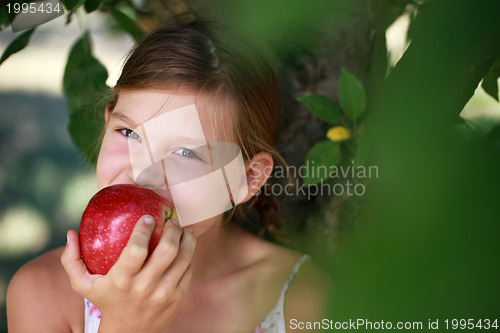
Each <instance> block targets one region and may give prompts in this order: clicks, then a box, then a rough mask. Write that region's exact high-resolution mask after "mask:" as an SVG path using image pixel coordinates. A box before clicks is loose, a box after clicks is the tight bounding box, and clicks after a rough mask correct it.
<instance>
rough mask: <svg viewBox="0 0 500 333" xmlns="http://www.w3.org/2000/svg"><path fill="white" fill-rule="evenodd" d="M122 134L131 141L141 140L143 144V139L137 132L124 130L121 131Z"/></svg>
mask: <svg viewBox="0 0 500 333" xmlns="http://www.w3.org/2000/svg"><path fill="white" fill-rule="evenodd" d="M120 132H121V133H122V134H123V135H124V136H126V137H127V138H129V139H133V140H139V141H140V142H142V139H141V137H140V136H139V135H138V134H137V133H136V132H134V131H132V130H130V129H128V128H124V129H122V130H120Z"/></svg>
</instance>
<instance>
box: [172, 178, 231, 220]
mask: <svg viewBox="0 0 500 333" xmlns="http://www.w3.org/2000/svg"><path fill="white" fill-rule="evenodd" d="M167 178H168V177H167ZM168 187H169V190H170V193H171V195H172V199H173V202H174V205H175V207H176V210H177V215H178V216H179V222H180V224H181V225H182V226H190V225H196V224H198V223H200V222H202V221H206V220H209V219H211V218H213V217H216V216H220V215H221V214H222V213H224V212H225V211H227V210H229V209H232V204H231V200H230V198H229V193H228V191H227V187H226V183H225V180H224V177H223V175H222V172H221V171H220V170H219V172H213V173H210V174H208V175H205V176H203V177H199V178H196V179H193V180H190V181H187V182H182V183H179V184H175V185H172V184H170V183H169V186H168Z"/></svg>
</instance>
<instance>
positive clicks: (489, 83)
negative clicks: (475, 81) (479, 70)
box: [481, 58, 500, 102]
mask: <svg viewBox="0 0 500 333" xmlns="http://www.w3.org/2000/svg"><path fill="white" fill-rule="evenodd" d="M499 77H500V58H497V60H496V61H495V62H494V63H493V65H492V66H491V68H490V70H489V71H488V73H486V75H485V76H484V78H483V83H481V87H482V88H483V89H484V91H485V92H486V93H487V94H488V95H490V96H491V97H493V98H494V99H496V100H497V102H500V100H499V99H498V78H499Z"/></svg>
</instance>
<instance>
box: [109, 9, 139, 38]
mask: <svg viewBox="0 0 500 333" xmlns="http://www.w3.org/2000/svg"><path fill="white" fill-rule="evenodd" d="M111 16H113V19H114V20H115V21H116V23H117V24H118V26H119V27H120V29H122V30H123V31H125V32H126V33H128V34H129V35H130V36H132V38H133V39H134V40H135V41H136V42H137V41H139V39H140V38H141V37H142V35H143V34H144V31H143V30H142V29H141V28H140V27H139V25H138V24H137V23H136V22H135V21H134V20H132V19H131V18H130V17H128V16H127V15H125V14H124V13H123V12H121V11H119V10H118V9H115V8H113V9H112V10H111Z"/></svg>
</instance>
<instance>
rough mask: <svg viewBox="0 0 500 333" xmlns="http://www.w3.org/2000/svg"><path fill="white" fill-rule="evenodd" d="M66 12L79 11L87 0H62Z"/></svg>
mask: <svg viewBox="0 0 500 333" xmlns="http://www.w3.org/2000/svg"><path fill="white" fill-rule="evenodd" d="M60 1H61V2H62V4H63V5H64V7H65V8H66V10H68V11H75V10H77V9H78V8H79V7H80V6H81V5H83V2H84V1H85V0H60Z"/></svg>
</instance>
